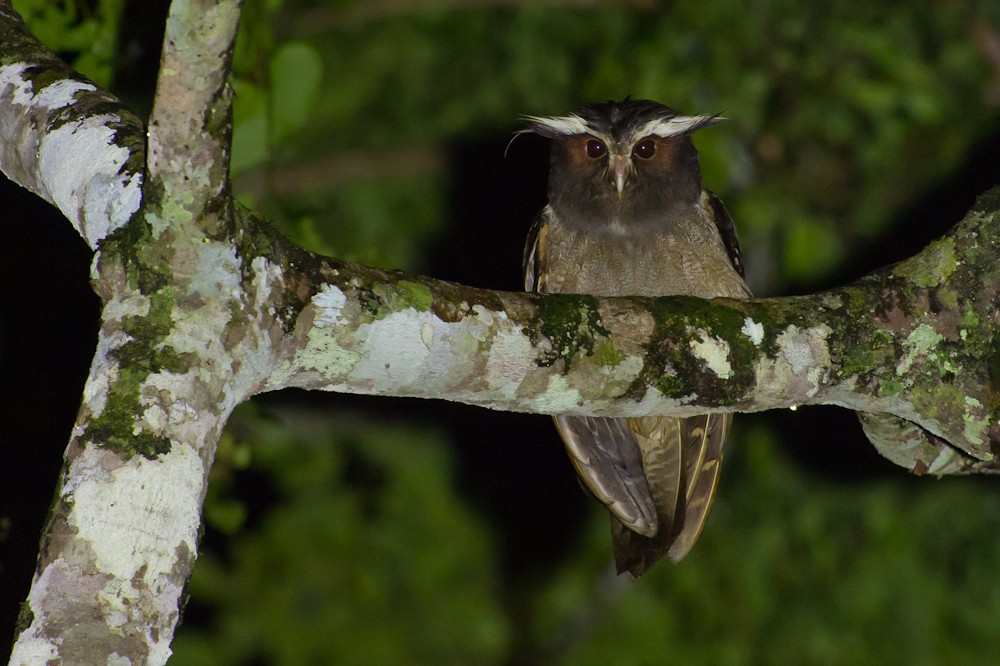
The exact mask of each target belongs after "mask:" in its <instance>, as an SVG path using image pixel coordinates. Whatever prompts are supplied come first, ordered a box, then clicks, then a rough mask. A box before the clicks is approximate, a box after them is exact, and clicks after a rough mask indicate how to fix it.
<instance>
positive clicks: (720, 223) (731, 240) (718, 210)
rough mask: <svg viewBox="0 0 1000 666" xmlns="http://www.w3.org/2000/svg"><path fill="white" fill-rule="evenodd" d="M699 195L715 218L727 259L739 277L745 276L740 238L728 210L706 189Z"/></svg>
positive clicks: (706, 208) (720, 200)
mask: <svg viewBox="0 0 1000 666" xmlns="http://www.w3.org/2000/svg"><path fill="white" fill-rule="evenodd" d="M701 196H702V205H703V206H704V208H705V210H707V211H708V212H709V213H710V214H711V215H712V218H713V219H714V220H715V228H716V229H718V230H719V236H720V237H721V238H722V244H723V245H724V246H725V248H726V254H728V255H729V261H730V262H732V264H733V268H734V269H736V272H737V273H739V275H740V277H746V276H745V275H744V274H743V258H742V256H740V240H739V239H738V238H737V237H736V225H735V224H734V223H733V218H732V216H731V215H730V214H729V211H728V210H726V205H725V204H724V203H722V199H720V198H719V197H717V196H715V194H713V193H712V192H709V191H708V190H702V191H701ZM747 293H749V292H747Z"/></svg>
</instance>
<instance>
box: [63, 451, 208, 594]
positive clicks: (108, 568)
mask: <svg viewBox="0 0 1000 666" xmlns="http://www.w3.org/2000/svg"><path fill="white" fill-rule="evenodd" d="M95 453H96V454H98V455H105V456H106V455H107V454H101V452H100V451H99V450H98V449H93V448H92V449H88V450H87V451H86V452H85V453H84V454H83V456H82V458H87V457H88V456H91V455H95ZM80 464H87V463H85V462H82V461H81V463H80ZM74 466H77V463H76V462H74ZM97 467H99V466H97ZM204 476H205V470H204V467H203V463H202V460H201V458H200V457H199V456H198V455H197V453H195V451H194V450H193V449H192V448H191V447H189V446H183V445H177V446H174V447H172V448H171V450H170V451H169V452H167V453H165V454H163V455H161V456H159V457H158V458H157V459H155V460H150V459H148V458H146V457H145V456H132V457H131V458H130V459H129V460H128V461H126V462H125V463H124V464H123V465H121V466H120V467H118V468H116V469H113V470H111V471H109V472H106V473H104V474H100V475H95V474H86V475H82V473H81V470H79V469H76V470H71V474H70V477H71V478H76V479H78V483H77V484H76V485H74V486H73V487H72V488H71V489H70V488H68V487H67V489H69V490H70V491H71V492H72V494H73V502H72V511H71V513H70V515H69V516H68V518H67V522H68V523H69V525H70V526H72V527H74V528H76V530H77V538H79V539H83V540H85V541H86V542H87V543H88V544H89V546H90V548H91V549H92V551H93V554H94V564H95V566H96V567H97V568H98V569H99V570H100V571H102V572H104V573H107V574H110V575H112V576H113V577H115V578H117V579H124V580H132V579H133V578H134V577H136V576H139V577H140V578H141V579H143V580H144V581H145V582H146V583H147V587H150V588H153V589H155V588H156V586H158V585H162V584H163V581H162V580H161V578H162V577H165V576H166V577H169V576H171V575H172V573H173V571H174V567H175V565H176V562H175V558H174V556H173V554H174V552H175V549H176V547H177V546H178V545H179V544H181V543H184V544H185V545H186V546H187V548H188V550H189V551H190V552H191V553H194V552H196V550H197V534H198V525H199V524H200V508H201V507H200V500H201V497H202V491H203V484H204ZM67 489H64V492H65V491H66V490H67Z"/></svg>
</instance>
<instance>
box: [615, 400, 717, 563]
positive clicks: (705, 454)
mask: <svg viewBox="0 0 1000 666" xmlns="http://www.w3.org/2000/svg"><path fill="white" fill-rule="evenodd" d="M731 420H732V417H731V416H730V415H729V414H710V415H704V416H692V417H688V418H684V419H677V418H672V417H667V416H660V417H655V416H654V417H643V418H637V419H630V427H631V429H632V431H633V432H634V433H635V435H636V437H637V439H638V441H639V446H640V448H641V450H642V451H643V455H644V464H645V468H646V474H647V477H648V478H649V487H650V490H651V492H652V496H653V497H654V498H655V501H656V506H657V507H658V508H659V519H660V528H659V531H658V532H657V533H656V534H655V535H653V536H646V535H642V534H636V533H635V531H633V530H629V529H626V528H625V527H624V526H623V525H620V524H617V523H615V522H614V521H612V526H611V533H612V538H613V540H614V546H615V564H616V566H617V568H618V571H619V573H620V572H622V571H628V572H629V573H631V574H632V575H633V576H636V577H638V576H641V575H642V574H643V573H645V572H646V570H647V569H649V567H650V566H652V565H653V563H654V562H656V561H657V560H659V559H660V558H661V557H663V556H664V555H669V556H670V559H671V560H673V561H674V562H679V561H680V560H681V559H683V558H684V556H685V555H687V554H688V552H689V551H690V550H691V547H692V546H693V545H694V543H695V541H697V539H698V536H699V535H700V534H701V531H702V528H704V526H705V521H706V519H707V518H708V510H709V508H710V507H711V505H712V500H713V499H714V497H715V488H716V484H717V483H718V480H719V467H720V465H721V462H722V447H723V444H724V442H725V439H726V435H727V434H728V431H729V423H730V421H731Z"/></svg>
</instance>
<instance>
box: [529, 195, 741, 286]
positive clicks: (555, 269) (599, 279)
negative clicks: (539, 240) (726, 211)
mask: <svg viewBox="0 0 1000 666" xmlns="http://www.w3.org/2000/svg"><path fill="white" fill-rule="evenodd" d="M664 226H665V228H663V229H656V230H652V229H645V230H643V232H642V233H634V234H630V233H627V232H625V233H622V232H621V231H614V230H610V229H609V231H608V232H607V233H595V232H594V231H593V230H579V229H574V228H573V225H572V224H566V223H565V222H564V221H559V220H553V222H552V224H551V225H550V228H549V230H548V237H547V239H546V240H547V242H546V245H547V248H546V250H547V251H546V260H545V266H544V267H543V270H544V271H545V274H546V281H545V283H546V291H549V292H562V293H578V294H593V295H595V296H668V295H687V296H700V297H703V298H712V297H715V296H729V297H734V298H745V297H747V296H748V295H749V293H748V291H747V288H746V285H745V283H744V282H743V279H742V278H741V277H740V276H739V274H737V273H736V271H735V270H734V269H733V266H732V264H731V263H730V259H729V256H728V255H727V253H726V250H725V247H724V246H723V243H722V240H721V239H720V238H719V235H718V231H717V230H716V229H715V226H714V224H713V223H712V221H711V220H710V219H706V218H705V216H704V215H700V214H697V213H695V214H692V215H691V219H685V220H683V221H677V222H674V223H672V224H670V225H664Z"/></svg>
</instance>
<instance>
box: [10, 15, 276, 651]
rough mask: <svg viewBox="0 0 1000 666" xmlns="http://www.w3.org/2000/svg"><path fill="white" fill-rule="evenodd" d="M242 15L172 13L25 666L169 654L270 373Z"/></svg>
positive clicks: (35, 598) (103, 274)
mask: <svg viewBox="0 0 1000 666" xmlns="http://www.w3.org/2000/svg"><path fill="white" fill-rule="evenodd" d="M239 4H240V3H239V2H238V1H237V0H229V1H223V2H214V1H208V0H193V1H189V0H177V1H175V2H174V3H173V5H172V6H171V10H170V18H169V20H168V23H167V31H166V36H165V45H164V51H163V57H162V69H161V73H160V79H159V89H158V91H157V96H156V101H155V111H154V113H153V117H152V120H151V127H150V131H149V144H148V151H147V160H148V161H147V171H146V173H147V179H146V183H145V185H144V189H143V209H142V210H141V211H140V212H139V214H138V215H135V216H132V217H131V219H130V221H129V222H128V224H127V225H126V226H124V227H123V228H121V229H119V230H118V231H117V232H115V233H112V234H110V235H109V236H107V237H106V238H104V239H103V242H102V243H101V245H100V249H99V252H98V254H97V258H96V260H95V264H94V265H95V272H96V276H95V281H94V284H95V289H96V290H97V292H98V294H99V295H100V296H101V298H102V300H103V301H104V311H103V315H102V324H101V332H100V337H99V340H98V349H97V353H96V355H95V357H94V361H93V364H92V365H91V370H90V375H89V377H88V379H87V384H86V387H85V389H84V396H83V404H82V405H81V408H80V413H79V415H78V417H77V423H76V425H75V427H74V430H73V435H72V439H71V441H70V445H69V447H68V448H67V451H66V461H65V466H64V469H63V474H62V478H61V483H60V486H59V488H58V489H57V492H56V498H55V501H54V505H53V509H52V513H51V515H50V518H49V524H48V525H47V527H46V530H45V532H44V534H43V540H42V548H41V553H40V555H39V561H38V566H37V569H36V572H35V577H34V580H33V581H32V587H31V591H30V593H29V596H28V600H27V603H26V604H25V605H24V606H23V611H22V616H21V619H20V635H19V636H18V638H17V642H16V644H15V646H14V651H13V654H12V660H11V663H14V664H35V663H45V662H59V663H73V664H77V663H78V664H105V663H131V664H163V663H165V662H166V660H167V658H168V657H169V656H170V643H171V641H172V639H173V636H174V631H175V629H176V626H177V623H178V620H179V618H180V614H181V610H182V606H183V592H184V588H185V586H186V584H187V580H188V578H189V576H190V573H191V569H192V566H193V563H194V559H195V557H196V553H197V545H198V530H199V526H200V522H201V517H200V514H201V506H202V502H203V499H204V496H205V488H206V483H207V478H208V470H209V467H210V465H211V461H212V458H213V456H214V453H215V447H216V444H217V442H218V438H219V435H220V433H221V431H222V428H223V426H224V425H225V421H226V418H227V417H228V415H229V413H230V412H231V410H232V409H233V407H235V405H236V404H237V403H238V402H239V401H240V400H242V399H243V397H245V396H246V395H247V394H248V393H250V392H251V387H255V386H256V385H257V384H258V383H259V381H258V379H257V376H258V374H259V373H261V372H263V368H265V367H266V365H267V364H266V358H267V353H268V347H267V345H266V344H262V343H261V339H260V337H258V336H254V335H253V334H252V333H247V332H245V331H244V330H243V327H242V325H243V324H245V323H246V319H247V316H248V315H243V314H242V313H243V312H244V311H245V307H244V299H245V298H246V297H245V295H244V291H243V275H244V273H243V267H242V265H241V260H240V257H239V256H238V255H237V251H236V248H235V247H234V245H233V243H232V241H231V240H230V239H229V237H228V234H226V233H225V231H226V230H227V229H230V228H231V224H232V219H231V215H232V207H231V205H230V203H229V201H228V192H227V169H228V160H229V137H230V110H231V101H232V95H231V93H230V91H229V88H228V86H227V83H226V79H227V76H228V66H229V63H230V60H231V51H232V46H233V42H234V40H235V36H236V26H237V22H238V12H239ZM0 94H3V89H2V87H0ZM69 155H71V156H73V157H74V158H76V159H78V157H77V156H75V155H74V154H73V153H72V152H70V153H69ZM87 167H88V168H93V165H87ZM255 288H256V289H258V291H257V292H255V293H263V292H264V289H263V288H262V286H261V285H260V284H259V283H258V284H257V285H255ZM255 354H256V355H258V356H256V358H260V359H263V360H261V362H259V363H254V362H247V361H248V360H249V359H253V358H255Z"/></svg>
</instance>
